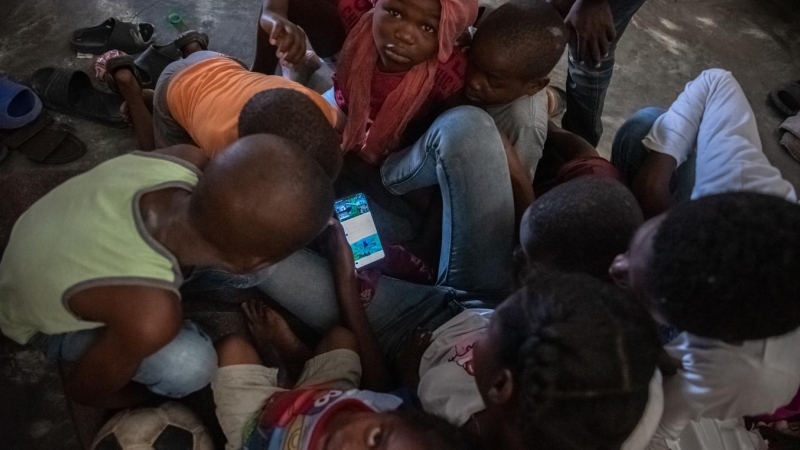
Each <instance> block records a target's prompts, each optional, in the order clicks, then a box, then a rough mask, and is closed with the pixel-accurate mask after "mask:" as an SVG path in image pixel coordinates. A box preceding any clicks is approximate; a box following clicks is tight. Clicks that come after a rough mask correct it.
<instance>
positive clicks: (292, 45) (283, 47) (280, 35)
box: [260, 11, 306, 67]
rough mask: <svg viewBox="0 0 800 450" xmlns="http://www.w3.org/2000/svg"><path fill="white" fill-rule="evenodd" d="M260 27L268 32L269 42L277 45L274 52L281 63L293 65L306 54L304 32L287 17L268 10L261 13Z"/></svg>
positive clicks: (288, 65)
mask: <svg viewBox="0 0 800 450" xmlns="http://www.w3.org/2000/svg"><path fill="white" fill-rule="evenodd" d="M260 22H261V28H263V29H264V31H266V32H267V33H269V43H270V44H272V45H274V46H276V47H278V50H277V51H276V52H275V56H277V57H278V58H279V59H280V60H281V65H283V66H286V67H293V66H294V65H295V64H299V63H300V62H302V60H303V58H304V57H305V56H306V32H305V31H303V29H302V28H300V27H298V26H297V25H295V24H293V23H292V22H290V21H289V20H288V19H287V18H285V17H283V16H280V15H278V14H275V13H272V12H270V11H265V12H264V14H262V15H261V21H260Z"/></svg>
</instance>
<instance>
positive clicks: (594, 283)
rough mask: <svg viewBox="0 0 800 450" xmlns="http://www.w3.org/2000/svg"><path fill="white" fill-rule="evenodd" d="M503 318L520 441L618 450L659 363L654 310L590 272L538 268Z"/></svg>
mask: <svg viewBox="0 0 800 450" xmlns="http://www.w3.org/2000/svg"><path fill="white" fill-rule="evenodd" d="M496 317H497V320H500V325H501V330H502V331H501V333H500V336H501V337H500V341H501V343H500V349H499V350H500V351H499V356H500V359H501V361H502V362H503V363H504V364H505V365H506V366H507V367H509V368H510V369H511V371H512V373H513V374H514V379H515V396H516V407H517V427H518V429H519V430H520V436H521V437H522V439H523V442H525V443H526V444H528V445H529V446H531V447H533V446H537V447H542V448H548V449H554V450H573V449H574V450H578V449H581V450H585V449H587V448H594V449H617V448H619V446H620V445H621V444H622V442H624V440H625V439H626V438H627V437H628V436H629V435H630V434H631V432H632V431H633V429H634V428H635V427H636V425H637V423H638V422H639V419H640V418H641V416H642V413H643V412H644V409H645V406H646V404H647V400H648V386H649V383H650V379H651V378H652V377H653V373H654V371H655V367H656V359H657V355H658V340H657V337H656V333H655V327H654V325H653V322H652V320H651V319H650V317H649V315H648V313H647V311H646V310H645V309H644V308H643V307H642V306H641V305H639V304H638V303H636V302H635V301H634V300H633V299H632V298H630V297H629V296H628V295H627V294H626V293H625V292H624V291H622V290H620V289H618V288H616V287H615V286H612V285H610V284H606V283H603V282H601V281H599V280H596V279H594V278H593V277H591V276H588V275H583V274H566V273H562V272H557V271H553V270H549V269H544V268H542V267H537V268H534V270H533V271H532V272H531V273H530V274H529V276H528V277H527V278H525V280H524V286H523V288H522V289H520V290H519V291H517V292H516V293H515V294H514V295H513V296H512V297H511V298H509V299H508V300H507V301H506V302H504V303H503V305H502V306H501V307H500V308H498V310H497V313H496ZM543 439H544V440H543Z"/></svg>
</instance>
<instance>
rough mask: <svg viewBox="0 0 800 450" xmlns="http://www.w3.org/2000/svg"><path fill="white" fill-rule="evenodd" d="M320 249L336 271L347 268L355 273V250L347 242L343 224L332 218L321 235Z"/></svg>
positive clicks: (346, 269)
mask: <svg viewBox="0 0 800 450" xmlns="http://www.w3.org/2000/svg"><path fill="white" fill-rule="evenodd" d="M319 241H320V247H321V248H320V250H321V251H322V253H323V255H324V256H325V257H326V258H328V261H330V262H331V264H332V265H333V269H334V271H335V272H338V271H340V270H345V271H348V272H352V273H353V274H355V267H356V263H355V260H354V259H353V250H352V249H351V248H350V244H349V243H348V242H347V237H346V236H345V234H344V228H342V224H341V223H340V222H339V221H338V220H336V219H334V218H331V219H330V220H329V221H328V227H327V228H325V230H323V231H322V234H320V236H319Z"/></svg>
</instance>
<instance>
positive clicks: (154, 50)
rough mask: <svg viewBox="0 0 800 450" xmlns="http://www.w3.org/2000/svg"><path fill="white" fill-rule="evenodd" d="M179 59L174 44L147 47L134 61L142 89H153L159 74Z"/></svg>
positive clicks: (179, 55) (179, 56)
mask: <svg viewBox="0 0 800 450" xmlns="http://www.w3.org/2000/svg"><path fill="white" fill-rule="evenodd" d="M180 58H181V54H180V53H179V52H178V48H177V47H175V42H170V43H169V44H164V45H156V44H153V45H151V46H150V47H147V50H145V51H144V53H142V54H141V55H139V56H138V57H136V60H135V61H134V64H136V68H137V69H138V71H139V76H140V78H141V85H142V87H143V88H145V89H155V87H156V82H158V78H159V77H160V76H161V72H163V71H164V69H166V67H167V66H168V65H170V64H171V63H173V62H175V61H177V60H179V59H180Z"/></svg>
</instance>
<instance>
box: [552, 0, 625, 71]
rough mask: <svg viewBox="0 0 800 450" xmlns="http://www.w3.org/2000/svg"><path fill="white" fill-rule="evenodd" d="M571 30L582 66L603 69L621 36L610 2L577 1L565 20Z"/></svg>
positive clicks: (572, 43) (603, 0)
mask: <svg viewBox="0 0 800 450" xmlns="http://www.w3.org/2000/svg"><path fill="white" fill-rule="evenodd" d="M564 24H565V25H566V26H567V28H569V30H570V45H571V46H572V48H574V49H575V55H574V57H575V59H576V60H577V62H579V63H580V64H585V65H588V64H591V65H592V66H594V67H595V68H597V67H600V63H601V62H602V60H603V58H605V57H607V56H608V49H609V47H610V43H611V42H612V41H613V40H614V38H615V37H616V36H617V31H616V29H615V28H614V17H613V16H612V15H611V7H610V6H608V1H606V0H577V1H576V2H575V4H574V5H572V8H571V9H570V11H569V13H568V14H567V16H566V17H565V18H564Z"/></svg>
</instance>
